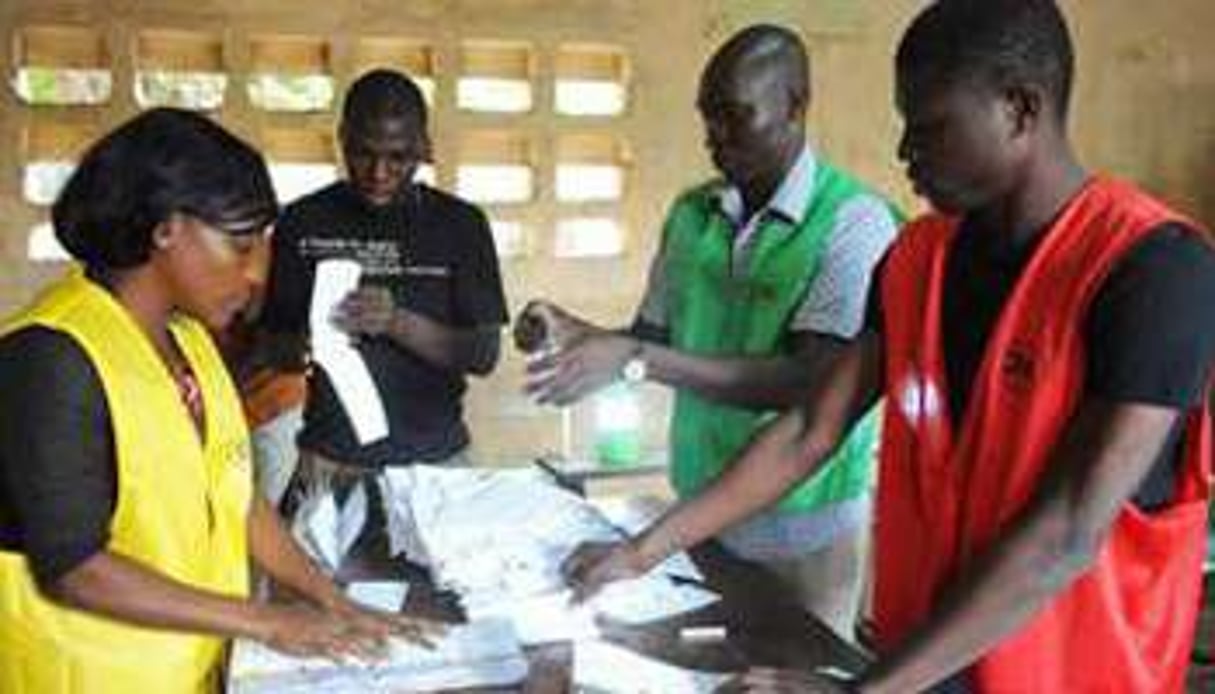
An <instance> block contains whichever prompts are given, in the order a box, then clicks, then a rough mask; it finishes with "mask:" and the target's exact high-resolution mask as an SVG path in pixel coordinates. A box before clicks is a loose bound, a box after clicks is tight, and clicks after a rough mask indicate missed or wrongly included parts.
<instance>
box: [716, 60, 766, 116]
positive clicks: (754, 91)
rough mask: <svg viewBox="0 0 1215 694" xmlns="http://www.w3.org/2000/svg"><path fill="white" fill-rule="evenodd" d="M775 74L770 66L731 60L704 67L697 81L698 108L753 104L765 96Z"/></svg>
mask: <svg viewBox="0 0 1215 694" xmlns="http://www.w3.org/2000/svg"><path fill="white" fill-rule="evenodd" d="M776 77H778V75H776V74H775V71H774V70H773V69H771V68H770V67H767V68H765V67H764V66H757V65H754V64H746V63H734V64H731V65H724V66H722V68H721V69H717V70H711V71H707V72H706V73H705V76H704V79H703V80H702V81H701V84H700V92H699V94H697V104H698V105H699V106H700V107H701V108H705V107H718V108H720V107H722V106H730V105H742V104H755V103H756V102H759V101H762V100H763V99H765V98H767V96H768V94H770V92H771V90H770V89H769V87H771V86H772V85H773V84H774V83H775V78H776Z"/></svg>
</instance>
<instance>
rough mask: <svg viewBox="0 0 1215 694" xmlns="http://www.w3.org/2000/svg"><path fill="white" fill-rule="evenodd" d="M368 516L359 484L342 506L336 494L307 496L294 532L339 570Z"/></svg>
mask: <svg viewBox="0 0 1215 694" xmlns="http://www.w3.org/2000/svg"><path fill="white" fill-rule="evenodd" d="M366 519H367V492H366V491H364V489H363V487H362V486H361V485H360V486H358V487H355V488H354V489H353V490H352V491H351V492H350V494H349V495H348V496H347V497H346V501H345V502H344V503H342V504H341V505H340V506H339V505H338V503H337V500H336V499H335V498H334V496H333V494H313V495H311V496H308V497H307V498H305V499H304V501H303V503H302V504H301V505H300V508H299V510H298V511H297V512H296V514H295V520H294V521H293V522H292V528H291V532H292V534H293V535H295V537H296V539H297V540H299V542H300V544H301V545H303V547H304V549H305V550H306V551H307V552H308V554H309V555H310V556H312V557H313V558H315V559H318V560H320V561H321V562H322V563H323V564H324V565H325V566H326V567H328V568H329V570H331V571H337V570H338V567H340V566H341V565H342V559H343V558H344V557H345V556H346V552H348V551H349V550H350V548H351V547H352V546H354V543H355V541H356V540H358V538H359V533H360V532H361V531H362V529H363V524H364V522H366ZM398 607H399V605H398ZM394 609H395V608H394Z"/></svg>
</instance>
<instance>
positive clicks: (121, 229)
mask: <svg viewBox="0 0 1215 694" xmlns="http://www.w3.org/2000/svg"><path fill="white" fill-rule="evenodd" d="M175 213H180V214H187V215H190V216H193V217H197V218H198V219H200V220H202V221H203V222H205V223H207V224H209V225H211V226H214V227H216V228H218V229H220V230H221V231H224V232H225V233H229V234H234V235H242V234H252V233H256V232H259V231H261V230H262V229H264V228H265V227H266V226H267V225H268V224H269V223H270V222H272V221H273V220H274V219H275V217H276V216H277V215H278V201H277V199H276V198H275V196H274V188H273V187H272V186H271V184H270V174H269V172H268V171H267V169H266V162H265V160H264V159H263V158H262V156H261V154H259V153H258V152H257V151H256V150H255V149H253V147H251V146H250V145H249V144H247V143H245V142H244V141H242V140H241V139H239V138H237V137H236V136H235V135H233V134H231V133H229V132H228V131H227V130H224V129H223V128H222V127H220V126H219V125H217V124H216V123H214V122H212V121H211V120H209V119H208V118H206V117H204V116H201V115H199V114H197V113H193V112H190V111H184V110H181V109H173V108H155V109H151V110H149V111H145V112H143V113H141V114H139V115H138V116H135V117H134V118H132V119H131V120H129V121H127V122H126V123H124V124H122V125H120V126H118V128H116V129H115V130H113V131H112V132H110V133H109V134H107V135H105V136H104V137H102V138H101V139H100V140H98V141H97V142H96V143H94V144H93V145H92V146H91V147H90V148H89V149H88V151H87V152H85V154H84V157H83V158H82V160H81V162H80V166H79V167H77V169H76V171H75V172H74V173H73V174H72V176H71V177H70V178H69V179H68V182H67V185H65V186H64V188H63V191H62V192H61V193H60V194H59V197H58V198H57V199H56V200H55V204H54V205H53V206H52V208H51V222H52V223H53V225H54V228H55V236H56V237H57V238H58V239H59V242H60V243H61V244H63V247H64V248H65V249H67V251H68V252H69V253H70V254H71V255H72V256H73V257H75V258H76V259H77V260H79V261H80V262H82V263H83V264H84V265H85V266H86V267H87V268H89V269H92V270H120V269H124V268H131V267H136V266H138V265H142V264H143V263H145V262H146V261H147V260H148V258H149V257H150V255H151V251H152V231H153V230H154V229H156V227H157V226H158V225H159V224H160V223H161V222H164V221H165V220H167V219H168V218H169V217H170V216H171V215H173V214H175Z"/></svg>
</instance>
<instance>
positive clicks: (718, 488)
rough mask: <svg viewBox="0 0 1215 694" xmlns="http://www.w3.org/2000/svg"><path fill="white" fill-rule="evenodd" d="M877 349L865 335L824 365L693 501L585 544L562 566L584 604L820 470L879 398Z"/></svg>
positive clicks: (875, 341)
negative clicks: (609, 538) (802, 397)
mask: <svg viewBox="0 0 1215 694" xmlns="http://www.w3.org/2000/svg"><path fill="white" fill-rule="evenodd" d="M880 375H881V346H880V341H879V339H878V338H877V337H876V336H873V335H869V334H866V335H863V336H862V337H861V338H858V340H857V341H856V342H854V343H853V344H852V345H850V346H849V347H847V348H846V349H844V350H843V351H842V352H841V353H840V354H839V356H838V357H837V358H836V360H835V361H834V362H833V363H832V364H830V365H829V367H827V371H826V376H825V377H824V378H823V379H821V380H820V382H819V384H818V386H817V387H816V388H815V389H814V390H813V391H812V394H811V396H810V398H809V402H808V404H807V405H806V406H804V407H802V408H795V409H793V410H790V411H789V412H787V413H785V414H784V415H782V416H781V417H780V418H779V419H777V420H776V421H775V422H773V423H772V424H770V425H769V426H768V427H767V428H765V429H764V430H763V431H762V432H761V433H760V434H759V435H757V436H756V438H755V439H754V440H753V441H752V442H751V444H750V445H749V446H748V447H747V449H746V450H745V451H744V452H743V454H742V456H741V457H740V458H738V459H737V460H735V461H734V462H733V463H731V464H729V465H727V466H726V468H725V472H723V473H722V474H721V476H720V477H718V478H717V480H716V481H714V482H713V484H711V485H710V486H709V487H708V488H706V489H705V490H704V491H703V492H701V493H700V494H698V495H697V496H695V497H693V498H691V499H689V500H687V501H684V502H682V503H680V504H679V505H677V506H676V507H675V508H674V509H672V510H671V511H670V512H669V513H667V514H666V515H665V516H663V517H662V518H661V519H660V520H659V521H658V522H656V523H655V524H654V525H652V526H651V527H650V528H648V529H647V530H645V531H644V532H643V533H642V534H641V535H639V536H637V537H635V538H633V539H631V540H629V541H625V542H619V543H609V544H602V543H588V544H584V545H582V546H580V547H579V548H577V549H576V550H575V551H574V552H573V553H572V554H571V555H570V557H569V558H568V559H566V561H565V562H564V563H563V565H562V573H563V575H564V576H565V577H566V580H567V581H568V582H569V583H570V585H572V586H573V587H574V589H575V592H576V594H577V597H578V598H579V599H584V598H586V597H588V596H589V595H591V594H592V593H594V592H596V591H597V590H598V589H599V588H601V587H602V586H603V585H604V584H606V583H609V582H611V581H615V580H619V579H623V578H630V577H633V576H638V575H641V574H644V573H645V572H647V571H649V570H650V569H651V568H653V567H654V566H655V565H657V564H658V563H660V562H661V561H662V560H664V559H666V558H667V557H669V556H670V555H672V554H674V553H676V552H679V551H682V550H685V549H687V548H689V547H692V546H695V545H697V544H699V543H701V542H704V541H705V540H707V539H709V538H710V537H713V536H714V535H716V534H717V533H719V532H720V531H721V530H723V529H725V528H728V527H730V526H732V525H734V524H735V523H738V522H739V521H742V520H744V519H746V518H747V517H749V516H751V515H752V514H754V513H756V512H758V511H759V510H761V509H763V508H766V507H768V506H770V505H772V504H773V503H775V502H776V501H777V500H778V499H780V497H781V496H782V495H783V494H785V493H786V492H787V491H788V490H789V489H791V488H793V487H794V486H795V485H796V484H798V483H799V482H801V481H802V480H804V479H806V478H808V477H810V476H811V475H813V474H814V473H815V472H817V471H818V469H819V468H820V467H821V466H822V465H823V463H824V462H825V461H826V460H827V459H828V458H829V456H830V454H831V453H832V452H834V450H835V448H836V447H837V446H838V445H839V443H840V442H841V441H842V440H843V437H844V436H845V434H846V433H847V432H848V431H849V429H850V428H851V427H852V425H853V424H854V423H855V422H856V421H858V420H859V419H860V417H861V416H862V415H863V414H864V413H865V412H866V411H868V409H869V408H870V407H872V406H873V404H874V403H875V402H876V400H877V398H878V396H879V379H880Z"/></svg>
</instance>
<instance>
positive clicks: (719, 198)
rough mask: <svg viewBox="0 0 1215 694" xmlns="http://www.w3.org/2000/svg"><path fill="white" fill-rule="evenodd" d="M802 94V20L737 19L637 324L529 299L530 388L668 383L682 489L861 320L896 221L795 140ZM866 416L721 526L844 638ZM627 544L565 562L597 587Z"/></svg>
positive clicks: (544, 397)
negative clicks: (602, 323) (693, 172)
mask: <svg viewBox="0 0 1215 694" xmlns="http://www.w3.org/2000/svg"><path fill="white" fill-rule="evenodd" d="M809 101H810V85H809V61H808V58H807V55H806V50H805V47H804V46H803V44H802V42H801V40H800V38H799V37H798V36H797V34H795V33H794V32H792V31H790V30H788V29H785V28H782V27H776V26H770V25H758V26H752V27H749V28H746V29H744V30H742V31H740V32H739V33H737V34H735V35H734V36H733V37H731V38H730V39H729V40H728V41H727V42H726V43H725V45H723V46H722V47H721V48H720V49H719V50H718V51H717V53H716V54H715V55H714V56H713V58H712V59H711V60H710V62H709V64H708V66H707V67H706V68H705V70H704V73H703V74H702V76H701V82H700V89H699V94H698V97H697V108H698V110H699V111H700V114H701V117H702V119H703V122H704V127H705V143H706V146H707V148H708V151H709V154H710V156H711V157H712V160H713V164H714V166H715V167H716V168H717V170H718V171H719V172H720V173H721V175H722V177H723V178H722V179H715V180H712V181H710V182H708V183H705V184H702V185H699V186H696V187H694V188H692V189H690V190H688V191H687V192H685V193H683V194H682V195H680V196H679V197H678V198H677V199H676V201H675V203H674V205H673V206H672V208H671V210H670V213H669V216H668V217H667V221H666V224H665V227H664V229H663V238H662V244H661V247H660V249H659V252H658V255H657V257H656V258H655V259H654V262H653V265H652V268H651V272H650V278H649V286H648V288H647V290H646V294H645V297H644V299H643V301H642V303H641V307H640V309H639V311H638V315H637V317H636V319H635V321H634V325H633V327H632V328H631V329H629V330H624V331H609V330H605V329H602V328H599V327H597V326H594V325H591V324H590V323H587V322H586V321H583V320H581V319H578V318H576V317H574V316H573V315H571V314H569V313H568V312H566V311H564V310H562V309H560V308H558V307H557V306H555V305H553V304H551V303H547V302H543V301H538V302H533V304H531V305H530V306H529V308H528V309H527V310H526V311H525V315H527V316H530V317H533V318H539V319H540V320H541V321H543V323H544V324H545V325H546V327H547V330H548V335H549V338H550V347H551V349H549V350H547V351H546V352H545V353H544V354H543V356H540V357H539V358H536V359H534V360H533V361H532V362H531V363H530V365H529V378H528V386H527V387H528V390H529V391H530V392H531V393H533V395H535V396H536V397H537V399H538V400H539V401H540V402H547V403H553V404H558V405H564V404H568V403H571V402H573V401H575V400H577V399H579V398H581V397H582V396H584V395H586V394H588V393H590V392H592V391H594V390H596V389H598V388H599V387H602V386H604V385H606V384H609V383H611V382H614V381H617V380H621V379H624V380H626V381H641V380H648V381H653V382H656V383H661V384H664V385H667V386H670V387H672V388H674V389H675V392H676V398H675V409H674V414H673V417H672V421H671V429H670V470H671V481H672V484H673V485H674V488H675V490H676V492H677V493H678V495H679V497H680V498H681V499H685V500H686V499H688V498H691V497H694V496H695V495H697V494H698V493H699V492H700V491H701V490H702V489H704V488H705V487H706V486H708V485H709V484H710V483H711V482H712V481H713V480H714V479H715V478H716V477H717V476H718V475H719V474H720V473H721V472H722V469H723V467H724V466H725V465H726V464H727V463H728V462H729V461H730V460H732V459H734V458H735V457H736V456H737V455H738V453H739V452H740V451H741V450H742V449H743V447H744V446H745V445H746V444H747V442H748V441H749V440H750V439H751V437H752V436H753V435H754V433H755V432H756V431H757V430H759V429H760V428H761V427H762V426H763V425H764V424H765V423H766V422H768V421H770V420H771V419H772V418H773V417H774V416H775V415H776V414H778V413H779V412H780V411H782V410H785V409H787V408H789V407H791V406H792V405H793V404H794V403H795V402H796V399H797V397H798V396H800V395H802V394H804V393H805V392H806V391H807V390H808V389H809V385H810V383H811V382H812V381H813V379H814V377H815V374H816V373H818V371H819V370H820V369H821V368H822V366H823V365H824V364H825V363H826V362H828V361H829V360H830V359H831V357H832V356H833V355H834V354H836V353H837V352H839V351H840V350H841V348H842V347H843V346H845V345H846V344H847V343H848V342H850V341H851V340H852V339H853V338H854V337H855V336H856V334H857V332H858V331H859V329H860V327H861V324H862V319H863V314H864V306H865V299H866V295H867V292H868V288H869V278H870V274H871V271H872V269H873V266H874V264H875V263H876V262H877V260H878V259H879V258H880V257H881V256H882V254H883V252H884V251H885V249H886V247H887V246H888V245H889V243H890V242H891V240H892V239H893V238H894V236H895V232H896V228H897V221H896V213H895V212H894V211H893V210H892V208H891V207H890V206H889V205H888V204H887V203H886V202H884V201H883V200H882V199H881V198H879V197H878V196H876V195H874V194H873V193H870V192H868V191H867V190H866V189H865V188H864V187H863V186H862V185H861V184H859V183H858V182H857V181H855V180H854V179H853V178H852V177H850V176H849V175H847V174H846V173H844V172H842V171H840V170H838V169H836V168H834V167H832V166H831V165H830V164H829V163H828V162H827V161H825V160H824V159H823V158H821V157H820V156H819V155H818V154H817V153H815V152H814V151H813V150H812V149H811V148H810V147H809V146H808V145H807V144H806V127H805V116H806V109H807V106H808V104H809ZM723 179H724V180H723ZM875 426H876V417H873V416H870V417H869V418H867V419H866V420H865V421H864V422H863V423H862V424H860V425H859V426H858V427H857V428H856V429H855V430H854V432H853V434H852V436H851V439H850V442H849V444H848V445H847V446H845V447H844V448H842V449H841V452H840V454H839V455H838V456H837V457H836V459H835V461H834V462H833V464H831V465H830V466H828V467H827V468H826V469H825V470H824V471H823V472H822V474H819V475H817V476H816V477H814V478H813V479H811V480H809V481H807V482H806V483H805V484H803V485H801V486H799V487H796V488H795V489H794V490H793V491H791V492H790V493H789V494H788V495H787V496H786V497H785V498H784V499H782V500H781V501H780V502H779V503H778V504H777V505H776V506H774V507H772V508H770V509H768V510H767V511H766V512H764V513H761V514H759V515H757V516H755V517H753V518H751V519H749V520H747V521H745V522H743V523H741V524H739V525H736V526H734V527H732V528H726V527H724V524H723V527H722V528H721V529H720V530H721V532H720V534H719V535H718V539H720V540H721V541H722V543H723V544H724V545H725V546H726V547H727V548H729V549H730V550H732V551H733V552H734V553H735V554H738V555H741V556H743V557H744V558H747V559H751V560H754V561H759V562H761V563H763V564H765V565H767V566H768V567H769V568H771V569H772V570H773V572H774V573H776V574H777V575H778V576H779V577H781V578H782V579H783V580H784V581H785V582H786V583H787V584H788V586H789V587H790V589H791V590H793V591H795V593H796V595H797V596H798V598H799V599H800V601H801V603H802V604H803V605H804V606H805V607H806V608H807V609H808V610H809V611H810V612H812V613H814V614H815V615H817V616H818V617H820V618H821V619H822V620H823V621H825V622H826V623H828V624H829V625H831V626H832V627H833V628H834V629H835V630H836V631H837V632H838V633H839V634H840V635H841V636H843V637H845V638H849V639H851V638H852V637H853V629H854V622H855V617H856V614H857V610H858V603H859V599H860V593H861V584H862V581H861V573H862V571H861V569H862V566H863V564H864V557H863V548H864V546H865V543H866V539H867V536H868V529H869V518H870V496H871V488H872V485H873V458H874V447H875V442H876V437H875ZM634 553H635V550H634V549H633V548H632V545H630V544H628V543H619V544H615V545H608V546H602V545H599V546H586V547H582V548H579V550H578V551H576V552H575V553H574V555H572V556H571V557H570V558H569V559H568V560H567V562H566V566H565V568H566V569H567V575H568V576H570V578H571V580H573V581H575V582H577V583H578V584H579V585H581V586H582V587H584V588H586V587H588V586H590V587H595V586H598V585H600V584H601V583H602V582H603V581H605V580H611V579H613V578H619V577H624V576H629V575H635V574H636V573H638V572H639V571H640V569H641V567H644V566H647V563H646V562H645V558H643V557H638V556H634ZM588 579H589V580H588Z"/></svg>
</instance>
